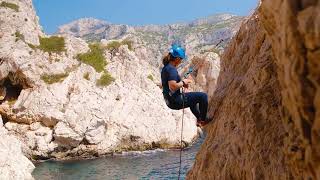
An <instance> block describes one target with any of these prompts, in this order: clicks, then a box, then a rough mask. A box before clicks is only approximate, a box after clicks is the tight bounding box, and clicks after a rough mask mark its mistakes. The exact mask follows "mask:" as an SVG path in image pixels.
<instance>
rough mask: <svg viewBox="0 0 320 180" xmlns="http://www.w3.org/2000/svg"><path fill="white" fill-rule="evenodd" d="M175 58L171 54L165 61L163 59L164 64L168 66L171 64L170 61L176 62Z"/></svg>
mask: <svg viewBox="0 0 320 180" xmlns="http://www.w3.org/2000/svg"><path fill="white" fill-rule="evenodd" d="M174 60H175V58H174V57H173V56H172V55H171V53H168V54H167V55H166V56H165V57H164V58H163V59H162V64H163V65H164V66H166V65H167V64H169V62H170V61H174Z"/></svg>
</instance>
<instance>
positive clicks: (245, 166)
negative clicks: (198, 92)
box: [188, 0, 320, 179]
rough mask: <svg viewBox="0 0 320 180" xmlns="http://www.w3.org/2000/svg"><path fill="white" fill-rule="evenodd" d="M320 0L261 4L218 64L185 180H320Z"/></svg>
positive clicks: (265, 2) (296, 0)
mask: <svg viewBox="0 0 320 180" xmlns="http://www.w3.org/2000/svg"><path fill="white" fill-rule="evenodd" d="M319 12H320V1H318V0H305V1H300V0H294V1H289V0H285V1H276V0H262V1H261V4H260V7H259V10H258V11H257V12H256V13H255V14H253V15H252V16H251V17H250V18H249V19H248V20H247V21H246V22H245V23H244V24H243V25H242V26H241V28H240V31H239V32H238V34H237V35H236V37H235V38H234V39H233V40H232V43H231V44H230V45H229V47H228V49H227V50H226V51H225V54H224V55H223V57H222V59H221V72H220V75H219V78H218V83H217V87H216V91H215V93H214V95H213V100H212V102H211V103H210V113H209V114H210V116H213V117H214V119H215V120H214V122H213V123H211V124H209V126H208V127H207V132H208V136H207V138H206V140H205V142H204V144H203V145H202V147H201V149H200V151H199V153H198V154H197V157H196V162H195V164H194V167H193V168H192V170H191V171H190V172H189V173H188V178H189V179H319V178H320V169H319V167H320V166H319V162H320V160H319V157H320V153H319V118H318V114H319V113H318V111H319V108H320V107H319V106H320V103H319V100H318V99H319V98H318V97H319V96H318V94H319V93H318V92H319V88H318V87H319V82H318V80H319V76H320V74H319V73H320V71H319V68H318V67H319V62H320V61H319V59H320V53H319V47H320V38H319V27H320V21H319Z"/></svg>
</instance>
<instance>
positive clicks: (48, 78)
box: [41, 73, 69, 84]
mask: <svg viewBox="0 0 320 180" xmlns="http://www.w3.org/2000/svg"><path fill="white" fill-rule="evenodd" d="M68 76H69V73H61V74H53V75H48V74H44V75H41V79H42V80H43V81H44V82H46V83H47V84H54V83H57V82H62V81H63V80H64V79H65V78H66V77H68Z"/></svg>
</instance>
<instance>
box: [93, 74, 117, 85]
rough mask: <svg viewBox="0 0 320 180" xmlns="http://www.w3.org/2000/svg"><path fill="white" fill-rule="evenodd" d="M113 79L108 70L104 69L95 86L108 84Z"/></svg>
mask: <svg viewBox="0 0 320 180" xmlns="http://www.w3.org/2000/svg"><path fill="white" fill-rule="evenodd" d="M114 80H115V79H114V78H113V77H112V76H111V75H110V73H109V72H107V71H104V72H103V74H102V75H101V77H100V79H98V80H97V83H96V84H97V86H108V85H110V84H111V83H112V82H113V81H114Z"/></svg>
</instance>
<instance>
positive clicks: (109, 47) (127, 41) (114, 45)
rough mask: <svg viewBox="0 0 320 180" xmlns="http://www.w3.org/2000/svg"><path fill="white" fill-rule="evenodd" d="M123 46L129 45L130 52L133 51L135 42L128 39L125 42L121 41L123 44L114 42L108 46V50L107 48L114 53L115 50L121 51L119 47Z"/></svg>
mask: <svg viewBox="0 0 320 180" xmlns="http://www.w3.org/2000/svg"><path fill="white" fill-rule="evenodd" d="M122 45H127V46H128V49H129V50H130V51H132V45H133V42H132V41H130V40H128V39H125V40H123V41H121V42H119V41H112V42H110V43H108V45H107V47H106V48H107V49H108V50H110V51H113V50H117V49H119V47H120V46H122Z"/></svg>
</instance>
